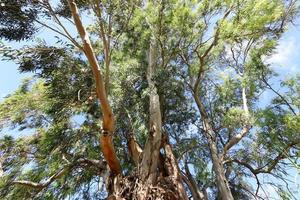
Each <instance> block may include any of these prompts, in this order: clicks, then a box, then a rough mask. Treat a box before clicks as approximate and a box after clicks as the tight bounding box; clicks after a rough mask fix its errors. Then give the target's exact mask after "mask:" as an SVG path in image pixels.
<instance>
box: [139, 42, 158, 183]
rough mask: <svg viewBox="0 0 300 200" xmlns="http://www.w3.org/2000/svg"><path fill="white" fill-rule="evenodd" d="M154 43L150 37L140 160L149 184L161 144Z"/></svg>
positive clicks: (155, 172) (154, 178)
mask: <svg viewBox="0 0 300 200" xmlns="http://www.w3.org/2000/svg"><path fill="white" fill-rule="evenodd" d="M156 48H157V47H156V45H155V42H154V39H151V42H150V48H149V55H148V59H149V63H148V74H147V80H148V84H149V91H150V94H149V95H150V97H149V98H150V108H149V111H150V133H149V136H148V140H147V142H146V145H145V148H144V151H143V158H142V162H141V166H140V167H141V170H140V175H141V178H142V180H144V181H147V182H149V184H155V182H156V179H157V167H158V160H159V149H160V146H161V139H162V134H161V123H162V122H161V111H160V102H159V96H158V94H157V88H156V87H155V83H154V81H153V80H152V79H153V77H154V74H155V68H156V54H157V52H156Z"/></svg>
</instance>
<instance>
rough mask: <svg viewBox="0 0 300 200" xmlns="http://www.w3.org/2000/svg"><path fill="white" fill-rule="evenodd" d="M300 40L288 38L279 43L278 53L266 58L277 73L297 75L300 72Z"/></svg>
mask: <svg viewBox="0 0 300 200" xmlns="http://www.w3.org/2000/svg"><path fill="white" fill-rule="evenodd" d="M298 40H299V38H296V37H288V38H285V39H284V40H281V41H280V42H279V45H278V47H277V48H276V51H275V52H276V53H275V54H273V55H272V56H270V57H268V58H266V62H267V63H268V64H271V67H272V68H273V69H274V70H275V71H277V72H285V73H295V72H300V65H299V58H300V47H299V45H297V43H299V41H298Z"/></svg>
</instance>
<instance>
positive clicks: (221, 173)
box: [194, 91, 233, 200]
mask: <svg viewBox="0 0 300 200" xmlns="http://www.w3.org/2000/svg"><path fill="white" fill-rule="evenodd" d="M194 98H195V101H196V104H197V107H198V109H199V111H200V114H201V118H202V120H203V125H204V132H205V136H206V138H207V140H208V143H209V149H210V154H211V159H212V164H213V170H214V172H215V174H216V179H217V180H216V184H217V188H218V191H219V196H220V197H221V199H222V200H233V196H232V193H231V190H230V188H229V184H228V181H227V178H226V176H225V169H224V165H223V156H219V153H218V149H217V144H216V142H215V133H214V131H213V128H212V126H211V125H210V123H209V118H208V116H207V114H206V111H205V108H204V106H203V104H202V102H201V100H200V98H199V93H198V92H197V91H196V92H195V94H194Z"/></svg>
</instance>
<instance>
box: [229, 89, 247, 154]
mask: <svg viewBox="0 0 300 200" xmlns="http://www.w3.org/2000/svg"><path fill="white" fill-rule="evenodd" d="M242 96H243V109H244V113H245V116H246V120H247V121H246V123H245V125H244V127H243V129H242V131H241V132H240V133H239V134H237V135H235V136H233V137H232V138H231V139H230V140H229V141H228V142H227V144H226V145H225V147H224V149H223V156H225V155H226V154H227V152H228V150H229V149H230V148H232V147H233V146H234V145H236V144H237V143H239V142H240V141H241V139H242V138H243V137H244V136H245V135H246V134H247V133H248V132H249V130H250V124H249V108H248V104H247V96H246V89H245V88H244V87H243V88H242Z"/></svg>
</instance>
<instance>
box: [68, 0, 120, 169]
mask: <svg viewBox="0 0 300 200" xmlns="http://www.w3.org/2000/svg"><path fill="white" fill-rule="evenodd" d="M68 3H69V7H70V10H71V13H72V16H73V19H74V22H75V25H76V28H77V31H78V33H79V35H80V37H81V39H82V43H83V50H84V54H85V56H86V57H87V59H88V61H89V64H90V65H91V67H92V71H93V75H94V79H95V82H96V93H97V97H98V99H99V101H100V105H101V108H102V112H103V124H102V128H103V131H102V134H101V136H100V144H101V149H102V152H103V155H104V158H105V160H106V161H107V163H108V165H109V167H110V169H111V171H112V172H113V173H114V174H119V173H120V172H121V166H120V162H119V160H118V158H117V156H116V152H115V149H114V146H113V141H112V134H113V132H114V131H115V120H114V115H113V112H112V110H111V107H110V105H109V102H108V99H107V96H106V91H105V84H104V81H103V78H102V74H101V71H100V66H99V64H98V61H97V59H96V56H95V54H94V52H93V48H92V45H91V42H90V39H89V35H88V33H87V32H86V29H85V28H84V26H83V24H82V21H81V19H80V16H79V13H78V8H77V6H76V3H75V2H74V1H73V0H68Z"/></svg>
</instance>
